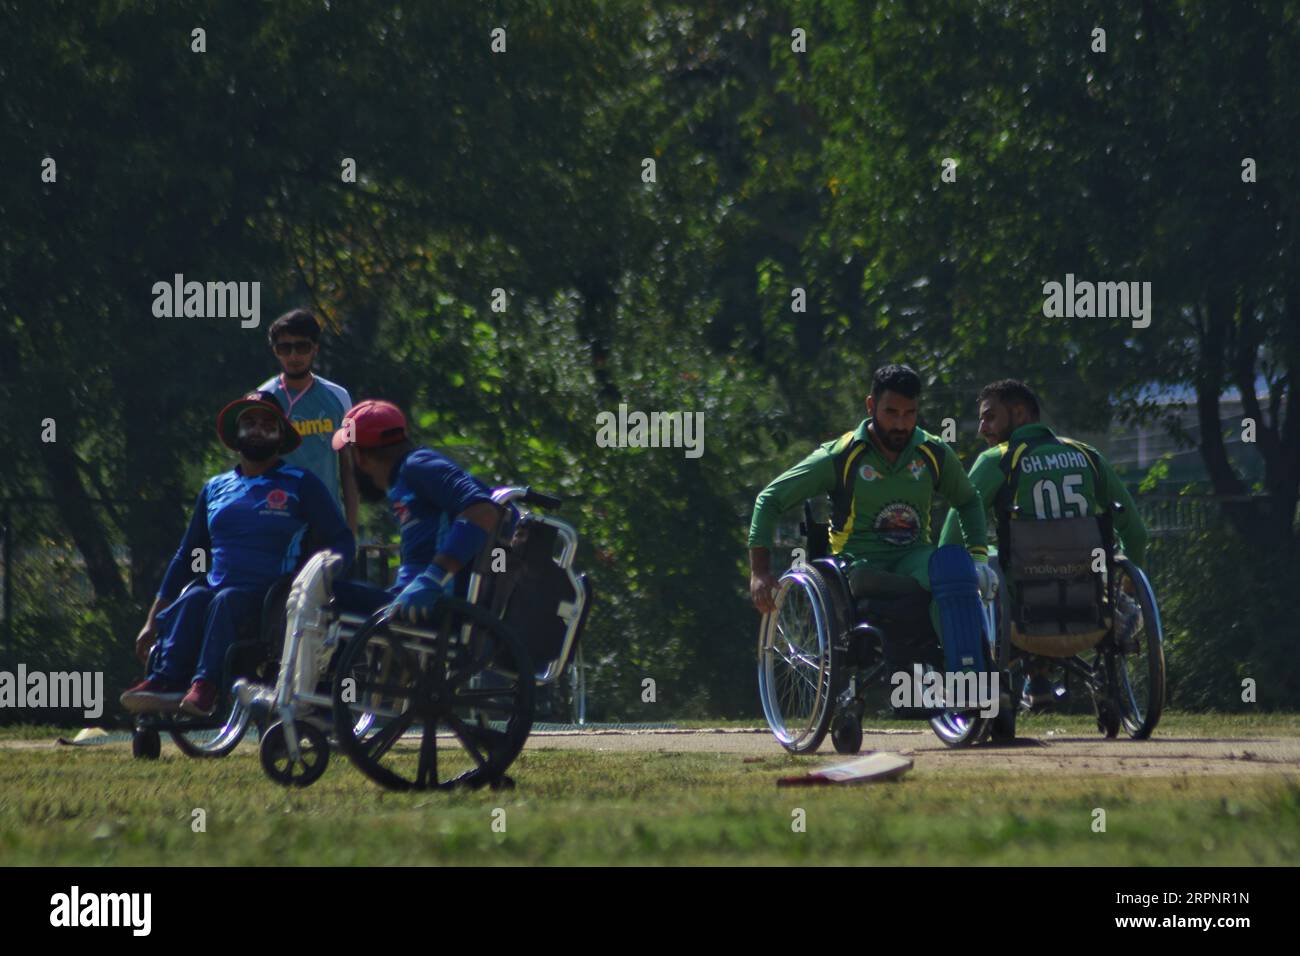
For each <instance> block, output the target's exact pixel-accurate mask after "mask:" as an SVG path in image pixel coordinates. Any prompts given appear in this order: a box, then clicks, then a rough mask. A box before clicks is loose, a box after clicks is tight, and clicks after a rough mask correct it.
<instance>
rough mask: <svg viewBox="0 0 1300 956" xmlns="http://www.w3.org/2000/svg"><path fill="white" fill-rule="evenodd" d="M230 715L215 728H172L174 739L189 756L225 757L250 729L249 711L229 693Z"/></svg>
mask: <svg viewBox="0 0 1300 956" xmlns="http://www.w3.org/2000/svg"><path fill="white" fill-rule="evenodd" d="M227 699H228V700H229V701H230V715H229V716H228V717H227V718H226V720H225V723H223V724H222V725H221V726H220V727H218V728H216V729H215V730H214V729H212V728H211V727H207V728H203V729H199V728H195V729H194V730H172V731H171V737H172V740H174V741H175V742H176V746H177V747H179V748H180V749H181V752H182V753H184V754H185V755H186V756H187V757H224V756H226V755H227V754H229V753H230V752H231V751H233V750H234V749H235V748H236V747H238V746H239V742H240V741H241V740H243V739H244V734H245V733H246V732H247V731H248V723H249V712H248V708H247V707H245V706H244V705H243V704H242V703H241V702H240V701H239V699H238V698H237V697H235V696H234V695H233V694H228V695H227Z"/></svg>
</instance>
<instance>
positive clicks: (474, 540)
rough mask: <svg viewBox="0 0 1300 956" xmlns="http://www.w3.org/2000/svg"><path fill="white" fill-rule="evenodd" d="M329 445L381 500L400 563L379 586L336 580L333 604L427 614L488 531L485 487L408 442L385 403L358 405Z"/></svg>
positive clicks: (365, 492)
mask: <svg viewBox="0 0 1300 956" xmlns="http://www.w3.org/2000/svg"><path fill="white" fill-rule="evenodd" d="M333 444H334V448H335V450H342V449H343V448H345V447H350V448H351V449H352V453H353V462H354V468H355V470H356V480H357V486H358V489H359V491H360V494H361V497H363V498H365V499H366V500H368V501H382V500H384V499H385V498H387V499H388V501H389V503H390V504H391V505H392V508H393V513H394V515H395V516H396V518H397V523H398V526H399V528H400V530H401V536H402V541H401V565H400V567H399V568H398V572H397V581H396V582H395V583H394V585H393V587H392V588H391V589H389V590H387V591H385V590H382V589H380V588H376V587H371V586H369V585H366V584H361V583H358V582H356V581H347V580H341V579H338V578H336V579H335V581H334V599H335V601H336V602H337V603H338V605H339V607H341V608H342V609H344V610H349V611H353V612H357V613H364V614H368V613H370V612H372V611H374V610H377V609H378V608H380V607H383V606H385V605H387V604H389V603H395V608H394V611H395V613H396V615H397V617H398V618H399V619H401V620H405V621H408V622H411V623H415V624H427V623H429V622H430V621H432V619H433V615H434V608H435V607H436V605H437V603H438V600H439V599H440V598H441V596H442V595H443V594H445V593H447V592H448V591H450V590H451V587H452V582H453V581H454V579H455V577H456V574H457V572H459V571H460V570H461V569H462V568H464V567H466V566H468V565H470V564H472V563H473V561H474V558H475V556H476V555H477V554H478V553H479V552H480V551H481V550H482V549H483V546H484V545H485V544H487V541H488V537H489V535H490V534H492V532H494V531H495V530H496V524H497V516H498V514H499V511H498V510H497V506H496V505H495V504H493V502H492V495H491V492H490V491H489V490H488V488H487V486H486V485H484V484H483V483H482V482H481V481H479V480H478V479H477V478H475V477H474V476H473V475H471V474H469V473H468V472H466V471H465V470H464V469H462V468H461V467H460V466H459V465H457V464H456V463H455V462H454V461H452V460H451V459H450V458H448V457H447V456H445V455H442V454H439V453H438V452H436V451H433V450H432V449H430V448H422V447H418V446H416V445H415V443H414V442H412V441H411V440H410V438H409V436H408V435H407V428H406V416H405V415H403V414H402V411H401V409H399V408H398V407H397V406H396V405H394V404H392V403H391V402H384V401H375V400H368V401H364V402H361V403H359V404H358V405H356V406H355V407H354V408H353V409H352V410H351V411H349V412H348V413H347V415H346V416H345V417H344V419H343V427H342V428H340V429H339V430H338V431H336V432H335V433H334V439H333Z"/></svg>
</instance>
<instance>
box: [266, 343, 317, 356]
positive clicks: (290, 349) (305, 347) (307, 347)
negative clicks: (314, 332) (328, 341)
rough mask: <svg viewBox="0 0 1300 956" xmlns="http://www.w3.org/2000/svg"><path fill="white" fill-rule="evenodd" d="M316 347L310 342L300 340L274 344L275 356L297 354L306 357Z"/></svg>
mask: <svg viewBox="0 0 1300 956" xmlns="http://www.w3.org/2000/svg"><path fill="white" fill-rule="evenodd" d="M315 347H316V343H315V342H312V341H310V340H304V339H300V340H299V341H297V342H276V343H275V354H276V355H290V354H292V353H294V352H297V353H298V354H299V355H306V354H308V353H309V352H310V351H311V350H312V349H314V348H315Z"/></svg>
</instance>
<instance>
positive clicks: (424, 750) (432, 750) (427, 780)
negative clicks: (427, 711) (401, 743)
mask: <svg viewBox="0 0 1300 956" xmlns="http://www.w3.org/2000/svg"><path fill="white" fill-rule="evenodd" d="M423 731H424V732H423V734H422V736H421V737H420V763H419V766H418V767H417V769H416V771H415V786H416V787H417V788H424V787H430V786H437V785H438V721H437V719H436V718H435V717H433V715H429V716H428V717H427V718H426V719H425V721H424V728H423Z"/></svg>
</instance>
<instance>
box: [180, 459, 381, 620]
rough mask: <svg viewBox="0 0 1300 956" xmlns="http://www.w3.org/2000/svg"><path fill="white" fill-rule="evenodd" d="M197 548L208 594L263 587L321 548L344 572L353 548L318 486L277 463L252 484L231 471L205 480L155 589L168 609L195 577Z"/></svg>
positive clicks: (310, 476) (302, 472)
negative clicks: (341, 562)
mask: <svg viewBox="0 0 1300 956" xmlns="http://www.w3.org/2000/svg"><path fill="white" fill-rule="evenodd" d="M195 548H202V549H203V550H204V552H205V553H206V555H207V568H208V573H207V583H208V586H209V587H212V588H225V587H239V588H265V587H269V586H270V585H271V583H272V582H274V581H275V579H276V578H278V577H280V576H281V575H285V574H291V573H293V572H294V571H296V570H297V568H298V565H299V564H300V563H301V562H302V560H303V559H304V558H305V557H307V556H308V555H309V554H311V553H314V552H315V551H317V550H320V549H321V548H329V549H330V550H332V551H336V552H338V553H339V554H341V555H342V556H343V560H344V562H346V564H345V566H344V567H345V569H346V567H347V566H349V565H351V563H352V558H353V554H354V552H355V551H356V541H355V539H354V538H353V537H352V532H351V530H349V528H348V526H347V523H346V522H345V521H344V520H343V512H342V511H340V510H339V504H338V500H337V499H336V498H333V497H332V496H331V495H330V493H329V491H328V490H327V489H326V488H325V485H324V484H322V483H321V480H320V479H319V478H317V477H316V476H315V475H314V474H312V473H311V472H310V471H306V470H304V469H302V468H295V467H293V466H292V465H287V464H284V463H283V462H281V463H280V464H279V465H277V466H276V467H275V468H272V469H270V470H269V471H265V472H263V473H262V474H260V475H257V476H255V477H252V478H250V477H247V476H245V475H244V474H243V472H241V471H240V469H239V467H238V466H236V467H235V468H234V469H233V470H231V471H227V472H222V473H221V474H219V475H215V476H214V477H212V478H210V479H208V482H207V484H205V485H204V486H203V490H202V491H200V492H199V497H198V500H197V501H196V502H195V504H194V514H193V515H192V516H191V518H190V525H189V527H188V528H187V529H186V531H185V537H184V538H182V539H181V545H180V547H179V548H177V550H176V554H175V555H174V556H173V557H172V560H171V564H169V565H168V566H167V573H166V574H165V575H163V582H162V586H161V587H160V588H159V589H158V596H159V597H161V598H163V599H164V600H166V601H167V602H169V603H170V602H171V601H173V600H175V598H176V596H177V595H178V594H179V593H180V592H181V588H183V587H184V586H185V585H186V584H188V583H189V582H190V581H191V580H192V579H194V578H196V577H198V573H197V572H195V571H193V570H191V568H192V567H193V564H194V549H195ZM306 548H310V549H311V550H310V551H307V550H305V549H306Z"/></svg>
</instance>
